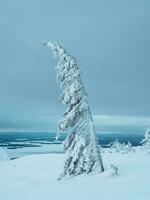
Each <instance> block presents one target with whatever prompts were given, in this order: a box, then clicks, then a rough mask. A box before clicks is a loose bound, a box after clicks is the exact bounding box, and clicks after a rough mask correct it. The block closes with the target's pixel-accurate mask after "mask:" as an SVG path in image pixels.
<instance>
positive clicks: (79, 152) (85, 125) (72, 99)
mask: <svg viewBox="0 0 150 200" xmlns="http://www.w3.org/2000/svg"><path fill="white" fill-rule="evenodd" d="M45 45H46V46H47V47H49V48H50V49H51V50H52V51H53V52H54V55H55V57H56V58H58V64H57V66H56V79H57V82H58V83H59V85H60V88H61V90H62V93H61V95H60V101H61V102H62V104H64V105H65V106H66V107H67V109H66V111H65V113H64V115H63V116H62V119H61V120H60V121H59V124H58V134H57V138H58V137H59V134H61V133H62V132H67V133H68V137H67V138H66V141H65V143H64V150H65V152H66V158H65V164H64V168H63V170H62V173H61V176H60V179H61V178H64V177H68V176H75V175H80V174H83V173H87V174H88V173H91V172H96V171H97V172H102V171H104V168H103V163H102V159H101V154H100V149H99V146H98V143H97V139H96V133H95V128H94V124H93V119H92V116H91V112H90V108H89V104H88V101H87V94H86V91H85V88H84V86H83V82H82V80H81V75H80V74H81V73H80V69H79V66H78V64H77V61H76V59H75V58H74V57H72V56H71V55H70V54H69V53H68V52H67V51H66V50H65V49H64V48H63V47H62V46H59V45H57V43H55V42H45Z"/></svg>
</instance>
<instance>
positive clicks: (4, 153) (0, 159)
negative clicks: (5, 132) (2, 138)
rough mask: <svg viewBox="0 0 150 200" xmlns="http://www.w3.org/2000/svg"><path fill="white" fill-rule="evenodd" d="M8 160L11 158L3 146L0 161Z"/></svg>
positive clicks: (0, 148)
mask: <svg viewBox="0 0 150 200" xmlns="http://www.w3.org/2000/svg"><path fill="white" fill-rule="evenodd" d="M8 160H10V157H9V155H8V154H7V152H6V151H5V150H4V149H3V148H2V147H0V162H2V161H8Z"/></svg>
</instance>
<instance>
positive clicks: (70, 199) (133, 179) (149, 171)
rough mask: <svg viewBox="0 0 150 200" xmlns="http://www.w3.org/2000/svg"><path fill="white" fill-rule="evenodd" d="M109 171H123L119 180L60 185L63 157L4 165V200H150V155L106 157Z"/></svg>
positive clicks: (103, 177) (106, 176) (0, 171)
mask: <svg viewBox="0 0 150 200" xmlns="http://www.w3.org/2000/svg"><path fill="white" fill-rule="evenodd" d="M102 156H103V159H104V164H105V167H106V169H107V168H108V166H109V165H110V164H114V165H116V166H118V168H119V176H118V177H111V173H110V171H109V170H106V171H105V172H104V173H103V174H99V175H91V176H83V175H82V176H78V177H75V178H72V179H68V180H64V181H57V180H56V179H57V177H58V176H59V173H60V171H61V167H62V164H63V158H64V155H63V154H41V155H30V156H24V157H21V158H19V159H15V160H11V161H6V162H1V163H0V199H1V200H27V199H28V200H150V190H149V185H150V155H148V154H147V153H146V152H139V151H138V152H136V153H129V154H126V155H122V154H119V153H113V154H112V153H103V155H102Z"/></svg>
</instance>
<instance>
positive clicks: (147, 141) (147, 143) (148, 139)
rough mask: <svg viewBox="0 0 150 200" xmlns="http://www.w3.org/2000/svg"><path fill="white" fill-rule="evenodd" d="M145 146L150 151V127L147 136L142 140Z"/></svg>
mask: <svg viewBox="0 0 150 200" xmlns="http://www.w3.org/2000/svg"><path fill="white" fill-rule="evenodd" d="M141 144H142V146H143V148H144V149H145V150H146V151H147V152H148V153H150V129H147V131H146V133H145V138H144V139H143V140H142V142H141Z"/></svg>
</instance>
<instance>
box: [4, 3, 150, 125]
mask: <svg viewBox="0 0 150 200" xmlns="http://www.w3.org/2000/svg"><path fill="white" fill-rule="evenodd" d="M0 30H1V31H0V53H1V56H0V128H1V129H4V128H21V129H22V128H29V129H32V128H39V129H40V128H42V129H47V128H48V129H55V127H56V121H57V120H56V119H57V118H59V117H58V116H60V115H61V113H63V109H64V108H63V107H62V106H61V105H60V104H59V103H58V100H57V99H58V95H59V92H60V91H59V89H58V86H57V84H56V82H55V71H54V66H55V65H56V63H57V61H56V60H55V59H54V58H53V56H52V54H51V53H50V52H49V51H48V50H47V49H46V48H44V47H43V46H42V45H41V44H42V42H43V41H44V40H55V41H58V43H60V44H62V45H64V46H65V47H66V48H67V49H68V50H69V51H70V52H71V53H72V55H74V56H75V57H77V60H78V63H79V64H80V67H81V70H82V72H83V75H82V76H83V79H84V82H85V86H86V89H87V91H88V95H89V102H90V105H91V110H92V113H93V115H103V116H106V115H107V116H108V117H111V116H118V115H119V116H126V118H123V119H124V120H125V121H126V122H127V121H128V120H127V117H128V118H129V119H131V118H132V120H131V121H132V122H133V124H136V121H134V120H136V119H137V118H136V117H140V119H141V118H142V119H143V120H146V119H148V118H149V117H150V106H149V104H150V92H149V91H150V78H149V77H150V1H149V0H143V1H141V0H133V1H124V0H120V1H119V0H114V1H112V0H107V1H106V0H93V1H85V0H83V1H81V0H76V1H72V0H68V1H67V0H66V1H65V0H61V1H59V0H43V1H40V0H26V1H25V0H22V1H20V0H13V1H9V0H1V1H0ZM104 119H105V120H106V122H105V123H110V124H111V122H110V118H109V119H108V118H105V117H104ZM111 119H112V118H111ZM115 119H116V117H115ZM123 119H120V118H119V119H118V124H120V123H121V122H122V123H123V124H124V120H123ZM119 120H121V121H119ZM140 122H141V121H140ZM101 123H104V121H103V120H102V121H101ZM141 123H142V122H141ZM145 123H146V124H145ZM144 124H145V125H144V127H147V126H148V123H147V121H146V122H144ZM141 126H143V125H142V124H141Z"/></svg>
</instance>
